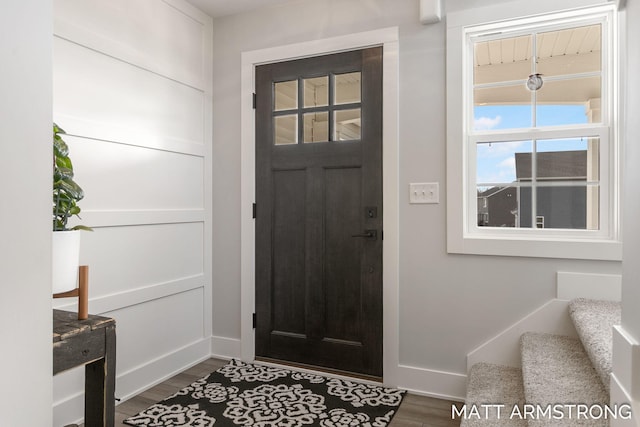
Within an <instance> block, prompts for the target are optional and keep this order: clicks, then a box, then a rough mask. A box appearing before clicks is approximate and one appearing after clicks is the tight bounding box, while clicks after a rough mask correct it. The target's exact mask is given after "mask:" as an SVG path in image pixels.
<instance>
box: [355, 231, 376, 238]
mask: <svg viewBox="0 0 640 427" xmlns="http://www.w3.org/2000/svg"><path fill="white" fill-rule="evenodd" d="M351 237H361V238H363V239H370V240H376V238H377V237H378V231H377V230H364V233H362V234H352V235H351Z"/></svg>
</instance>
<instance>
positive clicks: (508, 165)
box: [498, 156, 516, 171]
mask: <svg viewBox="0 0 640 427" xmlns="http://www.w3.org/2000/svg"><path fill="white" fill-rule="evenodd" d="M498 166H500V167H501V168H504V169H507V170H509V171H512V170H514V169H515V168H516V158H515V157H514V156H512V157H507V158H506V159H504V160H503V161H501V162H500V163H498Z"/></svg>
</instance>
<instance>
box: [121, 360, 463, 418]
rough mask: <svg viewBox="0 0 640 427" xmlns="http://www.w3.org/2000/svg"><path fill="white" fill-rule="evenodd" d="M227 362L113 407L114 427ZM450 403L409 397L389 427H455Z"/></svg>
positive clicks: (202, 368) (198, 367) (170, 381)
mask: <svg viewBox="0 0 640 427" xmlns="http://www.w3.org/2000/svg"><path fill="white" fill-rule="evenodd" d="M226 363H227V362H225V361H223V360H219V359H209V360H206V361H204V362H202V363H200V364H198V365H196V366H194V367H192V368H190V369H187V370H186V371H184V372H182V373H180V374H178V375H176V376H174V377H172V378H169V379H168V380H166V381H165V382H163V383H161V384H158V385H157V386H155V387H152V388H150V389H149V390H147V391H145V392H143V393H141V394H139V395H138V396H135V397H133V398H131V399H129V400H127V401H126V402H123V403H121V404H120V405H118V406H117V407H116V427H127V425H126V424H123V423H122V421H123V420H124V419H125V418H127V417H130V416H131V415H135V414H137V413H138V412H140V411H142V410H144V409H146V408H147V407H149V406H151V405H153V404H154V403H156V402H158V401H159V400H162V399H164V398H166V397H167V396H170V395H171V394H173V393H175V392H176V391H178V390H179V389H181V388H183V387H186V386H187V385H189V384H191V383H192V382H194V381H195V380H197V379H199V378H202V377H203V376H205V375H207V374H209V373H211V372H213V371H215V370H216V369H218V368H220V367H221V366H223V365H224V364H226ZM452 403H453V402H450V401H448V400H440V399H434V398H431V397H424V396H418V395H415V394H408V395H407V396H406V397H405V398H404V400H403V402H402V405H400V409H399V410H398V413H397V414H396V416H395V417H394V418H393V421H392V422H391V424H390V427H454V426H455V427H458V426H459V425H460V421H459V420H452V419H451V405H452Z"/></svg>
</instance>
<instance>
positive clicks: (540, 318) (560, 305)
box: [467, 299, 577, 372]
mask: <svg viewBox="0 0 640 427" xmlns="http://www.w3.org/2000/svg"><path fill="white" fill-rule="evenodd" d="M568 305H569V303H568V302H567V301H563V300H558V299H554V300H551V301H549V302H547V303H546V304H544V305H543V306H542V307H540V308H538V309H537V310H535V311H533V312H531V313H529V314H528V315H527V316H525V317H524V318H523V319H521V320H519V321H517V322H516V323H514V324H513V325H511V326H509V327H508V328H507V329H505V330H504V331H502V332H500V333H499V334H498V335H496V336H495V337H493V338H491V339H490V340H489V341H487V342H486V343H484V344H482V345H481V346H480V347H478V348H476V349H475V350H473V351H472V352H470V353H469V354H467V372H468V370H469V369H471V367H472V366H473V365H474V364H476V363H478V362H488V363H495V364H499V365H506V366H514V367H518V368H519V367H520V366H521V363H520V337H521V336H522V334H523V333H525V332H528V331H535V332H542V333H549V334H558V335H567V336H571V337H576V336H577V335H576V330H575V328H574V326H573V323H572V322H571V319H570V318H569V310H568Z"/></svg>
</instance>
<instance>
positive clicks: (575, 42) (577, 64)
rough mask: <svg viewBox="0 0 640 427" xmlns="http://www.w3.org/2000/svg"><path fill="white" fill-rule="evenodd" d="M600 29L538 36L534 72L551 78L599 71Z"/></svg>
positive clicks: (584, 29)
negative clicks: (535, 68) (535, 69)
mask: <svg viewBox="0 0 640 427" xmlns="http://www.w3.org/2000/svg"><path fill="white" fill-rule="evenodd" d="M601 27H602V26H601V24H597V25H589V26H585V27H577V28H568V29H565V30H560V31H549V32H545V33H540V34H538V35H537V36H536V37H537V38H536V46H537V61H538V63H537V71H536V72H538V73H541V74H542V75H543V76H547V77H551V76H561V75H567V74H577V73H591V72H599V71H601V70H602V34H601V33H602V28H601Z"/></svg>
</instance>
